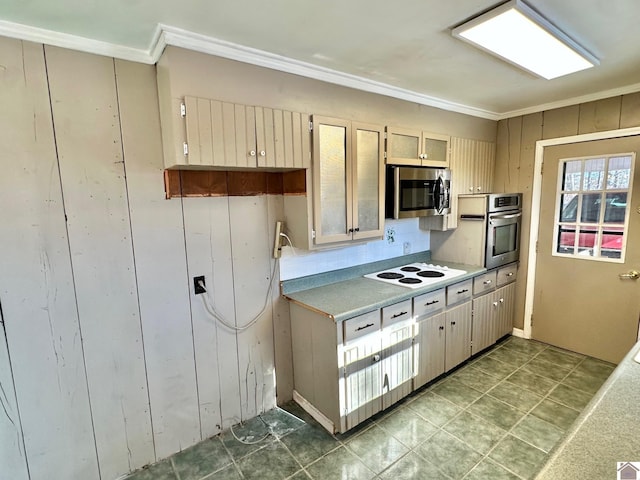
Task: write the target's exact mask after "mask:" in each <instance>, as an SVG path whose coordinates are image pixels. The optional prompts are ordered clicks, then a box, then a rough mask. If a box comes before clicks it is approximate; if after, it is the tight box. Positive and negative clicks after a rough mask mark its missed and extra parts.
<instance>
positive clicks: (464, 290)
mask: <svg viewBox="0 0 640 480" xmlns="http://www.w3.org/2000/svg"><path fill="white" fill-rule="evenodd" d="M468 291H469V289H468V288H465V289H463V290H458V291H457V292H456V293H457V294H458V295H460V294H462V293H467V292H468Z"/></svg>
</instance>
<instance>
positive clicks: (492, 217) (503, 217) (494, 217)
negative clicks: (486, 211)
mask: <svg viewBox="0 0 640 480" xmlns="http://www.w3.org/2000/svg"><path fill="white" fill-rule="evenodd" d="M521 216H522V212H518V213H510V214H508V215H490V216H489V220H509V219H510V218H518V217H521Z"/></svg>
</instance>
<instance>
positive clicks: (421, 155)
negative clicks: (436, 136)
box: [418, 153, 426, 160]
mask: <svg viewBox="0 0 640 480" xmlns="http://www.w3.org/2000/svg"><path fill="white" fill-rule="evenodd" d="M418 158H419V159H421V160H424V159H425V158H426V156H425V154H424V153H421V154H420V155H418Z"/></svg>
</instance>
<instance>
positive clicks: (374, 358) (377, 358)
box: [371, 354, 380, 363]
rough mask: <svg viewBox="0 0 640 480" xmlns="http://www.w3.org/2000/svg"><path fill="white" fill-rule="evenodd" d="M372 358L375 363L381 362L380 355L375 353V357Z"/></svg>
mask: <svg viewBox="0 0 640 480" xmlns="http://www.w3.org/2000/svg"><path fill="white" fill-rule="evenodd" d="M371 360H373V363H376V362H379V361H380V355H378V354H375V355H374V356H373V357H371Z"/></svg>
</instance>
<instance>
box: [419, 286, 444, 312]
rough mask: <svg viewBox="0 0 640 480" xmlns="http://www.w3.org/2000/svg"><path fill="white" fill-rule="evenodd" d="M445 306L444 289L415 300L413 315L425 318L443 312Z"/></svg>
mask: <svg viewBox="0 0 640 480" xmlns="http://www.w3.org/2000/svg"><path fill="white" fill-rule="evenodd" d="M444 306H445V294H444V288H442V289H440V290H436V291H435V292H429V293H425V294H424V295H420V296H419V297H414V299H413V314H414V315H415V316H416V318H417V317H424V316H426V315H429V314H431V313H434V312H437V311H439V310H442V309H443V308H444Z"/></svg>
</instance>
